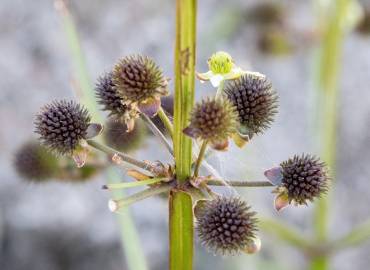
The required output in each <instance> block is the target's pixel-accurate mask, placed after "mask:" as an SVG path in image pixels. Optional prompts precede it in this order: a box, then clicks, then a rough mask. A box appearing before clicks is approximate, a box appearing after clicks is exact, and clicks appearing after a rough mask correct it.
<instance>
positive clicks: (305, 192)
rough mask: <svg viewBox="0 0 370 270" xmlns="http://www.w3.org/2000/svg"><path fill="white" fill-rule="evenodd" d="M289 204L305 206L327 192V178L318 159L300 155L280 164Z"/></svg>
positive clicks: (323, 166)
mask: <svg viewBox="0 0 370 270" xmlns="http://www.w3.org/2000/svg"><path fill="white" fill-rule="evenodd" d="M280 166H281V172H282V175H283V179H282V184H281V185H282V186H283V187H285V189H286V192H287V195H288V199H289V202H291V201H294V202H295V203H297V204H306V203H307V201H313V199H314V198H316V197H320V195H322V194H324V193H326V192H327V190H328V185H329V177H328V172H327V168H326V166H325V163H323V162H321V161H320V160H319V159H318V158H316V157H314V156H311V155H306V154H302V155H301V156H298V155H295V156H294V157H293V158H290V159H288V160H286V161H284V162H282V163H281V164H280Z"/></svg>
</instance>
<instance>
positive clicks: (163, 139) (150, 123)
mask: <svg viewBox="0 0 370 270" xmlns="http://www.w3.org/2000/svg"><path fill="white" fill-rule="evenodd" d="M141 118H142V119H143V120H144V122H145V123H146V124H147V126H148V127H149V129H150V130H151V131H152V132H153V134H154V135H155V136H157V137H158V138H159V139H160V140H161V142H162V144H163V145H164V146H165V147H166V149H167V150H168V151H169V152H170V154H171V155H172V156H173V149H172V146H171V144H170V143H169V142H168V141H167V139H166V137H165V136H164V135H163V133H162V132H161V131H160V130H159V128H158V127H157V126H156V125H155V124H154V123H153V121H152V120H151V119H150V118H149V117H148V116H147V115H146V114H141Z"/></svg>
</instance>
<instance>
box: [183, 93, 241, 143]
mask: <svg viewBox="0 0 370 270" xmlns="http://www.w3.org/2000/svg"><path fill="white" fill-rule="evenodd" d="M237 122H238V116H237V113H236V111H235V109H234V107H233V106H232V104H231V103H230V101H228V100H227V99H223V98H207V99H204V100H202V101H201V102H199V103H197V104H195V107H194V109H193V110H192V112H191V120H190V125H189V127H188V128H186V129H185V130H184V132H185V133H186V134H187V135H189V136H192V137H195V138H197V137H199V138H201V139H203V140H209V141H210V142H214V143H217V142H220V141H224V140H226V139H228V138H229V137H230V136H231V135H232V134H233V133H235V132H236V128H237Z"/></svg>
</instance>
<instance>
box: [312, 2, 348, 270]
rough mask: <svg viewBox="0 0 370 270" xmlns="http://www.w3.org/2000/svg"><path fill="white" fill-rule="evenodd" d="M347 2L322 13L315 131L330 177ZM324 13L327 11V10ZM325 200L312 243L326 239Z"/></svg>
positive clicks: (317, 269)
mask: <svg viewBox="0 0 370 270" xmlns="http://www.w3.org/2000/svg"><path fill="white" fill-rule="evenodd" d="M348 4H349V0H336V1H335V3H334V6H333V7H334V8H333V9H332V14H326V16H328V17H329V21H328V23H327V25H321V26H320V27H324V29H325V33H324V37H323V42H322V48H321V52H320V59H319V61H320V62H319V74H318V75H319V77H318V90H320V93H319V100H318V104H319V106H320V112H321V114H320V116H319V117H320V120H319V124H320V126H319V130H320V131H321V134H320V144H321V151H322V158H323V160H324V161H325V162H326V163H327V164H328V166H329V167H330V169H331V172H332V176H333V177H334V175H335V157H336V143H337V136H336V134H337V128H336V126H337V100H338V74H339V68H340V55H341V50H342V41H343V37H344V26H343V23H344V20H345V17H346V16H347V7H348ZM327 12H331V10H330V11H327ZM329 198H330V194H328V196H326V197H324V198H322V199H321V200H320V201H319V202H318V203H317V205H316V209H315V213H314V221H315V225H314V227H315V234H316V241H318V242H323V241H326V240H327V233H328V219H329V217H328V214H329ZM328 265H329V263H328V258H327V256H324V255H322V256H318V257H313V259H312V261H311V265H310V269H311V270H325V269H328Z"/></svg>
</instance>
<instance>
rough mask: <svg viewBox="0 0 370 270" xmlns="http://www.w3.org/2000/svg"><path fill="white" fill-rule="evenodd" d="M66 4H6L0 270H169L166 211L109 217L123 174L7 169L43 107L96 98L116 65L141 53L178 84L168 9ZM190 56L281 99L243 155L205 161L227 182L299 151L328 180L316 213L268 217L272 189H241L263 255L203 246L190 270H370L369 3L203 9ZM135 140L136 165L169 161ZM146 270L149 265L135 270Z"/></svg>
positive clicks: (109, 1)
mask: <svg viewBox="0 0 370 270" xmlns="http://www.w3.org/2000/svg"><path fill="white" fill-rule="evenodd" d="M60 3H61V2H57V3H56V4H55V3H54V2H53V1H50V0H39V1H25V0H2V1H1V2H0V55H1V57H0V74H1V76H0V121H1V122H2V123H3V129H2V130H1V132H0V149H1V152H0V160H1V162H0V269H4V270H21V269H28V270H34V269H35V270H36V269H37V270H44V269H45V270H54V269H55V270H62V269H63V270H64V269H65V270H74V269H78V270H84V269H89V270H92V269H106V270H115V269H121V270H122V269H127V270H147V269H151V270H163V269H166V268H167V264H168V260H167V255H168V236H167V230H168V228H167V222H168V219H167V211H168V210H167V203H166V201H165V200H164V199H163V198H161V197H158V198H151V199H148V200H146V201H143V202H140V203H137V204H135V205H134V206H132V207H130V209H129V211H130V212H128V211H127V212H125V213H124V214H122V215H121V216H117V215H115V214H112V213H111V212H109V210H108V207H107V202H108V200H109V198H110V195H111V194H110V193H109V192H108V191H104V190H102V189H101V186H102V185H103V184H104V183H105V182H106V180H107V177H111V178H112V175H113V178H115V179H116V180H119V181H121V180H124V179H125V176H124V170H123V169H122V168H119V167H115V168H113V171H110V174H109V175H107V174H106V173H104V172H102V171H97V172H93V173H91V174H88V176H89V177H81V175H79V172H76V171H74V169H70V171H69V173H71V174H72V175H74V176H75V177H74V178H76V181H73V180H70V179H67V178H68V177H62V178H63V179H58V180H50V181H44V182H43V183H37V182H36V181H27V180H26V179H25V177H24V175H23V176H22V174H19V173H17V172H16V170H15V169H14V166H13V164H14V163H15V161H16V160H17V155H19V149H20V147H22V145H24V144H25V143H26V142H29V141H32V140H33V139H35V138H36V136H35V134H34V133H33V129H34V128H33V117H34V115H35V114H36V113H37V112H38V110H39V108H40V107H41V106H42V105H44V104H45V103H48V102H50V101H52V100H54V99H58V98H68V99H70V98H73V99H79V97H80V96H81V88H84V87H91V89H92V87H93V84H94V83H95V82H96V79H97V78H98V77H99V75H101V74H102V73H103V72H106V71H109V70H110V69H111V68H112V66H113V65H114V63H115V62H116V60H117V59H118V58H119V57H122V56H126V55H128V54H131V53H142V54H146V55H149V56H151V57H153V58H154V59H155V60H156V62H157V63H158V64H159V65H160V66H161V67H162V68H163V71H164V73H165V74H166V75H168V76H169V77H173V63H174V60H173V47H174V30H175V26H174V22H175V1H171V0H156V1H148V0H136V1H118V0H106V1H98V0H79V1H77V0H70V1H68V2H67V7H68V9H69V12H70V13H69V12H68V11H66V10H65V9H63V8H60ZM74 30H76V31H77V32H78V39H76V36H74ZM77 41H79V42H80V44H78V43H77ZM79 46H80V47H79ZM197 46H198V47H197V50H198V55H197V70H198V71H200V72H205V71H206V70H207V59H208V57H209V56H210V55H211V54H212V53H214V52H216V51H218V50H225V51H227V52H229V53H230V54H231V55H232V56H233V58H234V61H235V62H236V64H237V65H239V66H241V67H244V68H247V69H252V70H256V71H259V72H261V73H264V74H266V75H267V76H268V77H269V78H270V80H271V81H272V83H273V85H274V87H275V89H276V90H277V92H278V94H279V96H280V109H279V114H278V116H277V118H276V121H275V122H274V124H273V125H272V128H271V129H269V130H268V131H267V132H266V133H265V134H263V135H261V136H259V137H256V138H255V139H253V141H252V142H251V143H250V144H248V145H247V146H246V147H245V148H243V149H242V150H239V149H236V148H235V147H233V146H232V147H231V148H230V151H229V152H227V153H221V154H216V155H213V156H212V157H211V159H210V162H211V163H212V164H213V165H214V166H215V167H216V168H217V169H218V170H219V172H220V173H221V174H222V175H223V176H224V177H225V178H226V179H228V178H229V179H240V180H245V179H248V180H261V179H262V177H263V171H264V170H266V169H268V168H270V167H272V166H274V165H277V164H279V163H280V162H281V161H283V160H285V159H287V158H288V157H290V156H292V155H294V154H296V153H302V152H308V153H314V154H317V155H319V156H323V158H324V159H325V160H326V161H327V162H328V163H329V165H330V166H331V168H332V174H333V175H335V177H333V178H334V183H333V187H332V189H331V190H332V192H331V193H330V195H329V196H328V199H326V200H325V201H324V202H321V203H315V204H310V205H309V206H308V207H297V208H295V207H289V208H288V209H286V210H284V211H283V212H282V213H276V212H275V210H274V209H273V207H272V202H273V195H272V194H271V193H270V191H271V190H270V189H263V188H260V189H248V190H238V192H239V193H240V194H241V196H243V197H244V198H245V199H246V200H247V201H248V202H249V204H252V206H253V209H254V210H255V211H257V212H258V213H259V216H260V217H261V223H262V225H261V227H262V229H261V231H260V233H259V236H260V237H261V239H262V250H261V252H260V253H259V254H257V255H253V256H250V255H242V256H237V257H232V258H222V257H217V256H214V255H213V254H211V253H208V252H207V251H206V250H204V248H203V247H200V245H199V244H200V243H199V241H198V240H197V241H196V244H197V249H196V262H195V263H196V266H195V269H202V270H207V269H212V270H221V269H234V270H238V269H240V270H244V269H261V270H262V269H263V270H268V269H271V270H279V269H284V270H290V269H291V270H293V269H295V270H296V269H312V270H320V269H322V270H324V269H336V270H347V269H351V270H355V269H368V265H369V264H370V257H369V253H370V245H369V243H366V238H367V237H369V236H370V225H369V224H370V223H369V222H366V221H367V220H368V219H369V218H370V208H369V207H368V206H369V204H370V184H369V180H370V179H369V176H370V167H369V166H368V164H369V163H370V151H369V145H370V129H369V125H370V106H369V104H370V91H369V85H370V1H368V0H363V1H352V0H337V1H334V0H333V1H330V0H327V1H324V0H320V1H319V0H317V1H307V0H284V1H267V0H264V1H258V0H229V1H218V0H202V1H199V5H198V44H197ZM79 49H80V50H79ZM83 78H84V79H83ZM84 80H85V81H84ZM88 80H91V81H88ZM170 87H171V88H172V87H173V85H172V84H171V85H170ZM212 93H214V89H212V87H211V85H210V84H199V83H198V82H197V85H196V96H197V98H198V99H199V98H201V97H203V96H207V95H211V94H212ZM331 101H337V102H336V103H335V102H334V105H333V104H332V103H333V102H331ZM325 108H329V110H325ZM168 110H170V109H168ZM335 119H337V123H336V124H335ZM117 129H119V127H112V130H117ZM108 131H109V129H108V130H107V132H108ZM140 132H141V133H140V134H141V135H143V137H144V138H143V140H142V142H141V144H140V148H139V149H130V151H131V153H132V155H134V156H135V157H138V158H142V159H150V160H157V159H161V160H165V161H166V160H169V157H168V155H167V152H166V150H165V149H164V148H162V147H160V144H159V143H158V141H157V139H156V138H155V137H153V136H151V135H149V132H148V131H145V130H144V129H143V130H141V131H140ZM138 136H139V135H137V136H135V137H138ZM333 142H334V143H333ZM327 145H330V147H328V146H327ZM65 162H67V163H68V161H65ZM67 167H68V166H67ZM76 174H77V176H76ZM70 178H73V177H70ZM82 178H83V179H82ZM86 178H88V179H86ZM224 192H225V193H226V194H231V193H234V192H236V191H234V190H231V189H227V190H226V191H224ZM125 221H126V223H125ZM120 222H121V223H120ZM120 224H121V225H120ZM320 224H321V225H322V224H324V226H323V227H326V225H327V228H328V229H327V230H321V229H322V226H321V225H320ZM361 224H364V225H361ZM120 226H122V227H125V226H126V229H123V233H121V230H120ZM320 228H321V229H320ZM136 230H137V231H136ZM353 230H354V231H353ZM323 231H324V232H323ZM348 234H349V235H348ZM346 235H347V236H348V237H347V238H346ZM121 238H123V244H124V247H125V249H124V250H122V248H121V246H122V245H121ZM136 238H138V239H136ZM323 239H327V240H328V241H337V240H338V242H334V243H337V246H338V248H337V249H336V250H335V252H333V253H331V254H328V256H326V257H327V258H322V257H321V255H322V254H325V252H323V251H322V250H320V249H319V248H318V249H315V250H313V251H312V250H310V249H307V248H306V246H307V245H308V244H307V243H309V244H311V243H314V244H313V246H315V245H316V243H320V242H321V243H322V240H323ZM136 240H139V241H136ZM130 248H131V249H130ZM140 249H142V251H141V252H139V251H140ZM321 251H322V252H321ZM317 253H319V254H317ZM145 259H146V261H147V266H145V263H143V262H141V264H140V266H137V267H135V262H138V261H145ZM327 260H328V261H330V265H327Z"/></svg>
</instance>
